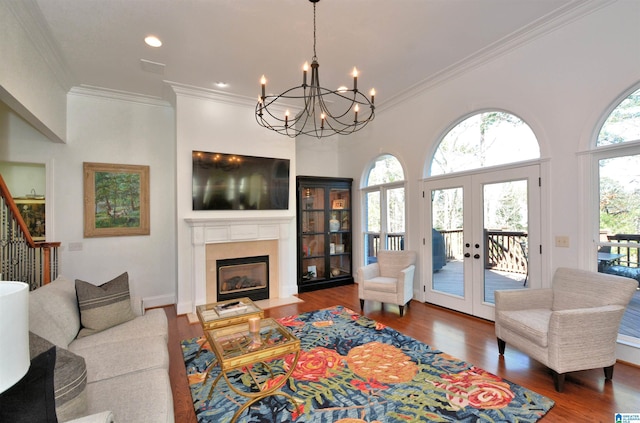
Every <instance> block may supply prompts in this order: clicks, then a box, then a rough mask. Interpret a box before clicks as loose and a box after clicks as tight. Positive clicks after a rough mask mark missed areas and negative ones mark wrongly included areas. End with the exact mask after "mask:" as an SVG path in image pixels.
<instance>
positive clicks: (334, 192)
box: [296, 176, 353, 292]
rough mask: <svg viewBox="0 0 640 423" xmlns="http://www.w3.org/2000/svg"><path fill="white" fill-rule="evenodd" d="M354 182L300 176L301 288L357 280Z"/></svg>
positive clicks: (298, 214) (342, 179)
mask: <svg viewBox="0 0 640 423" xmlns="http://www.w3.org/2000/svg"><path fill="white" fill-rule="evenodd" d="M352 182H353V179H351V178H326V177H316V176H298V177H297V184H296V188H297V207H298V212H297V223H298V292H308V291H315V290H317V289H323V288H329V287H333V286H339V285H347V284H351V283H353V270H352V260H351V252H352V251H351V247H352V240H353V238H352V230H351V221H352V220H351V183H352Z"/></svg>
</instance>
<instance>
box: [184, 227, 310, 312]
mask: <svg viewBox="0 0 640 423" xmlns="http://www.w3.org/2000/svg"><path fill="white" fill-rule="evenodd" d="M185 223H186V224H187V226H188V227H189V228H190V231H191V233H190V236H189V237H188V240H187V242H188V243H187V244H186V245H184V247H185V248H179V249H178V254H179V263H178V268H179V275H180V278H179V280H178V298H177V300H178V305H177V310H179V313H181V314H192V313H195V307H196V306H198V305H200V304H208V303H214V302H216V301H219V299H218V289H217V271H216V267H217V266H216V261H217V260H223V259H230V258H237V257H255V256H261V255H269V299H270V300H277V299H284V298H290V297H291V296H293V295H294V294H296V293H297V292H298V285H297V284H296V280H297V279H296V275H297V273H296V237H295V236H291V234H295V215H294V216H286V217H285V216H281V217H268V216H258V217H256V216H246V217H237V218H226V217H225V218H223V217H216V218H201V217H198V218H187V219H185Z"/></svg>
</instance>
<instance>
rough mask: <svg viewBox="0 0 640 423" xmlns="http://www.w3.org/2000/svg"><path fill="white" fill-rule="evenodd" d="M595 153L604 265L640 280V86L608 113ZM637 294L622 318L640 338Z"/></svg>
mask: <svg viewBox="0 0 640 423" xmlns="http://www.w3.org/2000/svg"><path fill="white" fill-rule="evenodd" d="M614 144H616V145H615V146H614ZM619 144H624V145H619ZM592 157H593V167H594V168H595V169H597V172H594V173H593V174H594V177H597V180H596V181H594V183H593V185H592V186H593V189H594V190H597V192H595V193H594V195H593V198H597V199H598V203H597V205H596V204H594V206H596V207H598V215H599V224H598V226H597V229H598V233H597V234H594V239H598V242H597V247H598V253H597V261H598V265H597V266H598V267H597V268H598V271H599V272H603V273H610V274H616V275H622V276H627V277H630V278H633V279H636V280H637V281H639V284H640V90H636V91H635V92H633V93H632V94H630V95H629V96H627V97H626V98H624V99H623V100H622V101H621V102H620V103H619V104H618V105H617V106H616V107H615V108H614V109H613V111H612V112H611V114H610V115H609V116H608V117H607V119H606V120H605V122H604V124H603V125H602V127H601V128H600V131H599V133H598V138H597V140H596V149H595V150H594V151H593V156H592ZM595 175H597V176H595ZM639 286H640V285H639ZM636 297H637V298H636V300H634V301H632V302H631V304H630V305H629V307H628V308H627V311H626V312H625V314H624V316H623V318H622V323H621V324H620V334H621V335H623V336H627V337H630V338H634V339H633V340H631V341H630V342H632V343H635V344H638V342H639V341H640V329H639V328H640V320H639V319H638V317H637V316H638V312H640V310H639V309H638V306H637V303H638V301H637V299H638V298H640V293H638V294H636ZM634 303H635V304H636V305H635V306H634Z"/></svg>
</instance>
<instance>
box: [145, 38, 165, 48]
mask: <svg viewBox="0 0 640 423" xmlns="http://www.w3.org/2000/svg"><path fill="white" fill-rule="evenodd" d="M144 42H145V43H147V45H148V46H151V47H160V46H161V45H162V41H160V39H159V38H158V37H156V36H155V35H149V36H147V37H146V38H145V39H144Z"/></svg>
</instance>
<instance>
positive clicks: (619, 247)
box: [607, 234, 640, 267]
mask: <svg viewBox="0 0 640 423" xmlns="http://www.w3.org/2000/svg"><path fill="white" fill-rule="evenodd" d="M607 239H608V240H609V242H610V243H611V244H609V245H608V247H609V248H610V252H611V253H613V254H622V257H620V258H619V259H617V260H616V263H615V264H617V265H620V266H626V267H640V264H639V263H638V261H639V260H638V250H639V249H640V248H639V247H638V245H639V244H640V235H639V234H615V235H608V236H607Z"/></svg>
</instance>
